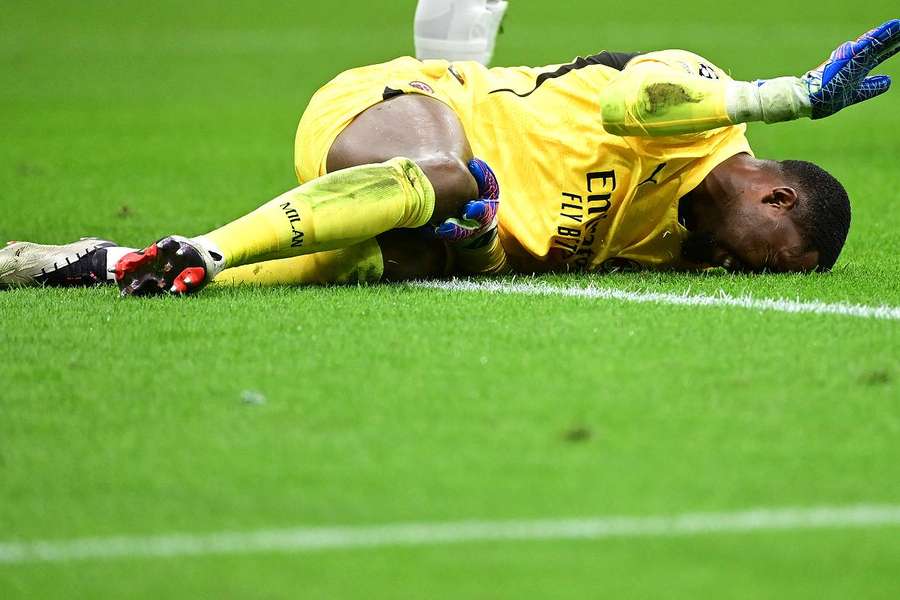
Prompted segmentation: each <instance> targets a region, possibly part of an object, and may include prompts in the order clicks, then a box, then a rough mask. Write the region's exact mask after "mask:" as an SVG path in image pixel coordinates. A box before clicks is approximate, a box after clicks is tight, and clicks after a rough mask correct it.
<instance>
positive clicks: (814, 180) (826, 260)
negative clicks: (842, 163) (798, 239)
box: [781, 160, 850, 271]
mask: <svg viewBox="0 0 900 600" xmlns="http://www.w3.org/2000/svg"><path fill="white" fill-rule="evenodd" d="M781 169H782V172H783V173H784V175H785V177H786V178H787V179H788V181H789V182H790V183H791V184H792V185H794V186H796V187H797V192H798V195H799V198H798V199H797V206H796V207H795V208H794V211H793V215H794V223H796V224H797V226H798V227H799V228H800V230H801V231H802V232H803V234H804V237H805V238H806V244H807V248H806V250H815V251H817V252H818V253H819V264H818V267H816V270H817V271H830V270H831V268H832V267H833V266H834V263H836V262H837V259H838V256H840V254H841V249H843V247H844V242H846V241H847V234H848V233H849V232H850V198H849V196H847V190H846V189H844V186H843V185H841V182H840V181H838V180H837V179H835V178H834V176H833V175H831V173H829V172H828V171H826V170H825V169H823V168H822V167H820V166H818V165H815V164H813V163H811V162H806V161H803V160H783V161H781Z"/></svg>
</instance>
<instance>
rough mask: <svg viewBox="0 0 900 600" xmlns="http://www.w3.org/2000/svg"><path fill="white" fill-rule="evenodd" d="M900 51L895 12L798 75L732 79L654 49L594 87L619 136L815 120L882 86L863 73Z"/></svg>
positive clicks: (886, 82) (885, 81) (886, 81)
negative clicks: (694, 67) (600, 87)
mask: <svg viewBox="0 0 900 600" xmlns="http://www.w3.org/2000/svg"><path fill="white" fill-rule="evenodd" d="M897 52H900V19H894V20H892V21H888V22H887V23H885V24H883V25H881V26H880V27H876V28H875V29H873V30H871V31H869V32H867V33H865V34H863V35H862V36H860V37H859V38H858V39H857V40H856V41H853V42H846V43H844V44H842V45H841V46H840V47H839V48H838V49H837V50H835V51H834V52H833V53H832V54H831V57H830V58H829V59H828V60H827V61H826V62H825V63H823V64H822V65H821V66H819V67H818V68H816V69H813V70H812V71H809V72H808V73H806V75H804V76H803V77H780V78H778V79H770V80H760V81H754V82H744V81H731V80H730V79H727V78H724V77H718V76H717V75H715V70H714V69H712V67H707V68H708V69H709V72H708V73H706V74H704V73H703V67H706V65H700V67H701V68H700V70H699V72H692V69H691V68H690V67H691V65H688V64H687V63H684V62H679V64H680V65H681V66H683V67H685V68H683V69H681V68H679V67H678V66H673V65H672V64H670V62H668V61H666V60H663V59H659V60H657V59H655V58H654V54H652V53H651V54H649V55H646V56H643V57H641V58H640V59H638V60H635V61H633V62H632V63H631V64H629V65H628V66H627V67H626V68H625V69H624V70H623V71H622V73H621V75H619V76H618V77H616V78H615V79H613V80H612V81H611V82H610V83H609V84H608V86H607V87H606V88H605V89H604V90H603V91H602V92H601V97H600V104H601V111H602V119H603V125H604V128H605V129H606V130H607V131H608V132H610V133H613V134H616V135H622V136H668V135H683V134H690V133H699V132H702V131H707V130H709V129H715V128H717V127H726V126H729V125H737V124H739V123H748V122H752V121H763V122H766V123H777V122H780V121H790V120H794V119H799V118H801V117H810V118H813V119H821V118H824V117H827V116H830V115H832V114H834V113H836V112H838V111H840V110H841V109H843V108H846V107H848V106H851V105H853V104H857V103H859V102H863V101H865V100H869V99H871V98H874V97H875V96H878V95H880V94H882V93H884V92H886V91H887V90H888V88H889V87H890V85H891V80H890V77H887V76H873V77H869V76H868V75H869V72H871V71H872V69H874V68H875V67H877V66H878V65H880V64H882V63H883V62H884V61H886V60H887V59H889V58H890V57H891V56H893V55H895V54H897Z"/></svg>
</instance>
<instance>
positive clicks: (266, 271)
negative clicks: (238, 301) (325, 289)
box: [213, 240, 384, 286]
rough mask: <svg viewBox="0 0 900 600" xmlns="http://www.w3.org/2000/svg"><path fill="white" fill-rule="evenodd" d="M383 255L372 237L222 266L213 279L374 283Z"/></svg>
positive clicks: (219, 282) (233, 283)
mask: <svg viewBox="0 0 900 600" xmlns="http://www.w3.org/2000/svg"><path fill="white" fill-rule="evenodd" d="M383 274H384V259H383V258H382V256H381V248H380V247H379V246H378V242H377V241H375V240H366V241H365V242H363V243H361V244H356V245H355V246H348V247H347V248H340V249H338V250H326V251H325V252H317V253H315V254H307V255H305V256H294V257H293V258H283V259H281V260H270V261H266V262H259V263H256V264H252V265H244V266H241V267H234V268H231V269H225V270H224V271H222V272H221V273H219V275H218V276H217V277H216V278H215V279H214V280H213V284H214V285H217V286H238V285H257V286H273V285H328V284H353V283H377V282H378V280H380V279H381V276H382V275H383Z"/></svg>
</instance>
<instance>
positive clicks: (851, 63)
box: [801, 19, 900, 119]
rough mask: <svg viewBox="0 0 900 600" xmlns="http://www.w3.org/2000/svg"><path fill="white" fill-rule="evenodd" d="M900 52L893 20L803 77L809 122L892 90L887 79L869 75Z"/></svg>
mask: <svg viewBox="0 0 900 600" xmlns="http://www.w3.org/2000/svg"><path fill="white" fill-rule="evenodd" d="M898 52H900V19H893V20H891V21H888V22H887V23H885V24H883V25H881V26H879V27H876V28H875V29H872V30H871V31H868V32H866V33H864V34H863V35H861V36H860V37H859V38H858V39H857V40H856V41H853V42H845V43H843V44H841V45H840V46H839V47H838V48H837V50H835V51H834V52H832V53H831V57H830V58H829V59H828V60H827V61H825V63H824V64H822V65H820V66H819V67H818V68H816V69H813V70H812V71H810V72H808V73H807V74H806V75H804V76H803V77H802V78H801V80H802V81H803V83H804V84H805V85H806V90H807V92H808V93H809V101H810V104H811V105H812V115H811V116H812V118H813V119H822V118H824V117H828V116H831V115H833V114H834V113H836V112H838V111H839V110H842V109H844V108H847V107H848V106H851V105H853V104H858V103H860V102H864V101H865V100H869V99H871V98H874V97H875V96H878V95H880V94H883V93H884V92H886V91H888V88H890V87H891V78H890V77H888V76H887V75H875V76H872V77H870V76H869V73H870V72H871V71H872V70H873V69H874V68H875V67H877V66H878V65H880V64H882V63H883V62H884V61H886V60H887V59H889V58H890V57H892V56H894V55H895V54H897V53H898Z"/></svg>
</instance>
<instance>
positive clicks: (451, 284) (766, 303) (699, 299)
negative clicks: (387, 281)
mask: <svg viewBox="0 0 900 600" xmlns="http://www.w3.org/2000/svg"><path fill="white" fill-rule="evenodd" d="M408 285H410V286H412V287H416V288H425V289H433V290H443V291H447V292H483V293H487V294H522V295H530V296H566V297H572V298H589V299H595V300H614V301H619V302H637V303H650V304H670V305H676V306H695V307H696V306H700V307H703V306H713V307H727V308H745V309H750V310H756V311H773V312H782V313H794V314H804V313H805V314H816V315H839V316H844V317H858V318H863V319H883V320H888V321H897V320H900V306H869V305H865V304H847V303H842V302H837V303H827V302H818V301H811V302H803V301H800V300H787V299H773V298H753V297H752V296H730V295H728V294H725V293H724V292H722V293H721V294H719V295H716V296H707V295H694V294H688V293H684V294H666V293H660V292H629V291H627V290H618V289H614V288H600V287H594V286H588V287H555V286H552V285H547V284H539V283H510V282H502V281H468V280H462V279H454V280H450V281H417V282H412V283H410V284H408Z"/></svg>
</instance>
